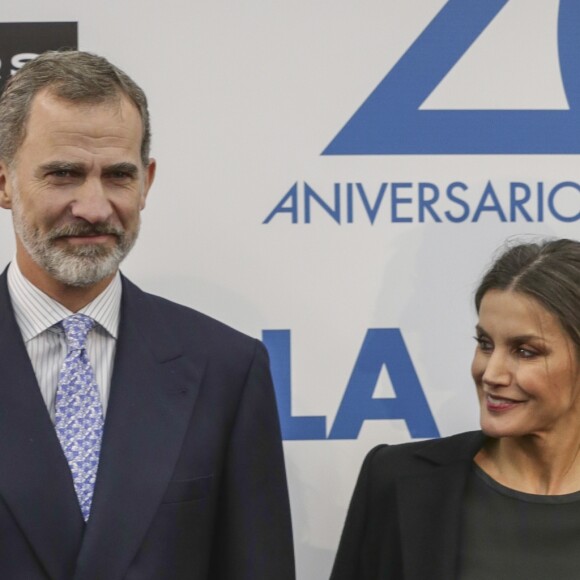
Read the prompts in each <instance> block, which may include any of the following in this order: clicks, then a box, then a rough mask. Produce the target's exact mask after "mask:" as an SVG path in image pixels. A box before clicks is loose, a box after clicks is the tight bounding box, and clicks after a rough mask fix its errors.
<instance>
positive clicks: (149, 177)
mask: <svg viewBox="0 0 580 580" xmlns="http://www.w3.org/2000/svg"><path fill="white" fill-rule="evenodd" d="M156 170H157V162H156V161H155V159H153V158H151V159H149V164H148V165H147V167H146V168H145V183H144V185H143V193H142V194H141V208H140V209H144V208H145V202H146V200H147V194H148V193H149V190H150V189H151V186H152V185H153V180H154V179H155V171H156Z"/></svg>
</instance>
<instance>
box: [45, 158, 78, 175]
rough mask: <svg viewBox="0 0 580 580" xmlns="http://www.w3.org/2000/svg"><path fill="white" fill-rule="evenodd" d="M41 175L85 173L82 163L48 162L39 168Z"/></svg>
mask: <svg viewBox="0 0 580 580" xmlns="http://www.w3.org/2000/svg"><path fill="white" fill-rule="evenodd" d="M40 170H41V171H42V172H43V173H53V172H55V171H70V172H72V173H82V172H83V171H85V165H84V164H83V163H74V162H73V161H50V162H49V163H44V164H43V165H41V166H40Z"/></svg>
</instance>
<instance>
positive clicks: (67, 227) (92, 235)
mask: <svg viewBox="0 0 580 580" xmlns="http://www.w3.org/2000/svg"><path fill="white" fill-rule="evenodd" d="M141 137H142V123H141V118H140V116H139V112H138V110H137V108H136V107H135V106H134V105H133V104H132V103H131V102H130V101H129V100H128V99H127V98H125V97H120V98H119V100H117V101H112V102H108V103H102V104H77V103H71V102H68V101H64V100H62V99H59V98H57V97H55V96H53V95H51V94H50V93H49V92H48V91H43V92H40V93H39V94H38V95H36V97H35V98H34V100H33V102H32V106H31V110H30V116H29V119H28V122H27V125H26V136H25V138H24V141H23V143H22V145H21V146H20V148H19V149H18V152H17V154H16V157H15V159H14V161H13V163H11V165H10V167H8V166H7V165H5V164H4V163H0V205H2V207H5V208H8V209H12V213H13V221H14V229H15V232H16V238H17V258H18V264H19V266H20V268H21V270H22V272H23V273H24V274H25V275H26V276H27V277H28V278H29V279H31V280H33V281H34V280H36V281H39V282H40V283H42V279H43V278H46V277H47V276H48V277H49V278H51V279H53V280H56V281H58V282H60V283H62V284H64V285H67V286H92V285H95V284H97V283H98V282H100V281H102V280H105V279H108V278H111V277H112V276H113V275H114V273H115V272H116V270H117V268H118V266H119V263H120V262H121V261H122V260H123V258H124V257H125V256H126V255H127V254H128V253H129V251H130V250H131V248H132V247H133V244H134V243H135V240H136V239H137V235H138V232H139V223H140V211H141V210H142V209H143V207H144V206H145V198H146V196H147V192H148V190H149V187H150V185H151V182H152V180H153V176H154V171H155V165H154V162H151V163H150V164H149V165H148V166H147V167H144V166H143V163H142V160H141V152H140V149H141Z"/></svg>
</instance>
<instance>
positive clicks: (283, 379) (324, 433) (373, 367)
mask: <svg viewBox="0 0 580 580" xmlns="http://www.w3.org/2000/svg"><path fill="white" fill-rule="evenodd" d="M262 340H263V342H264V344H265V345H266V348H267V349H268V352H269V354H270V367H271V369H272V378H273V380H274V387H275V389H276V400H277V403H278V413H279V416H280V426H281V428H282V437H283V438H284V439H285V440H287V441H288V440H294V441H296V440H302V441H304V440H321V439H357V438H358V435H359V433H360V430H361V428H362V426H363V423H364V422H365V421H388V420H393V419H402V420H404V421H405V423H406V425H407V428H408V429H409V433H410V434H411V437H412V438H413V439H417V438H425V439H427V438H432V437H439V430H438V429H437V425H436V424H435V420H434V419H433V415H432V413H431V409H430V408H429V404H428V403H427V399H426V398H425V394H424V392H423V388H422V387H421V383H420V382H419V377H418V376H417V373H416V372H415V367H414V366H413V361H412V360H411V356H410V354H409V351H408V350H407V346H406V345H405V341H404V340H403V335H402V334H401V331H400V329H398V328H371V329H369V330H368V331H367V333H366V336H365V338H364V341H363V344H362V346H361V349H360V352H359V354H358V357H357V360H356V362H355V364H354V368H353V370H352V374H351V376H350V379H349V380H348V383H347V385H346V389H345V390H344V394H343V397H342V402H341V403H340V407H339V409H338V412H337V414H336V417H335V419H334V423H333V424H332V427H329V426H328V425H327V417H325V416H322V415H319V416H306V417H305V416H296V415H293V414H292V377H291V368H292V365H291V344H290V343H291V333H290V330H264V331H263V332H262ZM383 371H386V372H387V373H388V375H389V377H390V379H391V383H392V386H393V390H394V395H395V396H394V397H375V396H374V391H375V388H376V386H377V384H378V381H379V377H380V375H381V372H383Z"/></svg>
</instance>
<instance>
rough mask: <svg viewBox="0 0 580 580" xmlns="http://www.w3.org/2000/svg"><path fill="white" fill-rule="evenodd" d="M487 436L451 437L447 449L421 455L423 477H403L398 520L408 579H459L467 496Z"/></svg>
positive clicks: (432, 450) (426, 451) (421, 475)
mask: <svg viewBox="0 0 580 580" xmlns="http://www.w3.org/2000/svg"><path fill="white" fill-rule="evenodd" d="M482 444H483V436H482V434H481V433H480V432H474V433H472V434H469V435H468V436H464V435H461V436H458V437H457V438H455V437H453V438H450V439H449V440H448V441H447V446H446V447H445V448H442V447H443V446H439V447H436V446H433V447H432V448H429V447H427V448H426V449H424V450H422V451H420V452H418V454H417V455H418V456H419V457H420V458H421V460H422V461H423V462H424V463H425V470H424V473H423V474H418V475H413V476H409V477H405V478H401V479H400V480H399V481H398V485H397V491H398V496H399V498H400V503H399V505H400V513H399V521H400V523H401V524H400V525H401V545H402V546H403V563H404V564H403V565H404V577H405V579H408V580H424V579H425V578H429V579H431V580H450V579H453V578H455V577H456V575H457V564H458V554H459V545H460V522H461V509H462V501H463V493H464V489H465V485H466V481H467V477H468V474H469V470H470V469H471V463H472V460H473V456H474V455H475V453H477V451H478V450H479V449H480V448H481V446H482Z"/></svg>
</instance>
